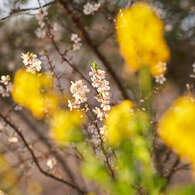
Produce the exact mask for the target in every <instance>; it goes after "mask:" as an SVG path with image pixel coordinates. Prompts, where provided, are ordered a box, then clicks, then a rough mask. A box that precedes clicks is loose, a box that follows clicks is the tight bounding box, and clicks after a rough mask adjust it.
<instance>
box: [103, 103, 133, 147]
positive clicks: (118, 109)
mask: <svg viewBox="0 0 195 195" xmlns="http://www.w3.org/2000/svg"><path fill="white" fill-rule="evenodd" d="M132 107H133V104H132V102H131V101H129V100H125V101H123V102H122V103H120V104H119V105H117V106H114V107H112V109H111V111H110V113H109V114H108V118H107V119H106V121H105V125H106V128H105V137H106V140H107V141H108V143H109V144H111V145H118V144H120V142H121V141H122V140H123V139H124V138H128V137H129V136H130V135H131V134H133V133H134V132H135V128H136V124H135V121H134V116H133V108H132Z"/></svg>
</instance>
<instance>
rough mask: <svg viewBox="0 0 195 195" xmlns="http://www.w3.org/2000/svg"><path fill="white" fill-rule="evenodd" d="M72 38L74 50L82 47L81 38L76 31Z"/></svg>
mask: <svg viewBox="0 0 195 195" xmlns="http://www.w3.org/2000/svg"><path fill="white" fill-rule="evenodd" d="M70 40H71V41H72V42H73V43H74V44H73V48H72V50H73V51H77V50H79V49H80V48H81V46H82V43H81V38H80V37H79V36H78V35H77V34H76V33H73V34H72V35H71V38H70Z"/></svg>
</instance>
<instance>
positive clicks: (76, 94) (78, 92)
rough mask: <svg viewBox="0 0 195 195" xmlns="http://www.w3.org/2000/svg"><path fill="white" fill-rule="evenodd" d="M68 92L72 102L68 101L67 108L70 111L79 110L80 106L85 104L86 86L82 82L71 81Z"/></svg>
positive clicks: (87, 90) (87, 91)
mask: <svg viewBox="0 0 195 195" xmlns="http://www.w3.org/2000/svg"><path fill="white" fill-rule="evenodd" d="M70 92H71V93H72V96H73V98H74V102H71V101H70V100H68V107H69V108H70V110H72V109H80V105H81V104H83V103H85V102H87V95H86V94H87V93H89V89H88V87H87V85H85V84H84V82H83V80H78V81H75V82H73V81H71V87H70Z"/></svg>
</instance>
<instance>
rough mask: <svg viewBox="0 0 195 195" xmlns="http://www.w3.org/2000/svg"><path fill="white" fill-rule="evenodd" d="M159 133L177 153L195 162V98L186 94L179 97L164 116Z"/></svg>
mask: <svg viewBox="0 0 195 195" xmlns="http://www.w3.org/2000/svg"><path fill="white" fill-rule="evenodd" d="M158 133H159V135H160V137H161V139H162V140H163V141H164V142H165V143H166V144H167V145H168V146H169V147H171V148H172V149H173V150H174V151H175V152H176V153H178V154H179V155H180V156H181V157H183V158H184V159H187V160H190V161H192V162H193V163H195V150H194V147H195V141H194V140H195V98H194V97H193V96H184V97H180V98H179V99H177V100H176V102H175V103H174V104H173V106H172V107H171V108H170V109H169V110H168V111H167V112H165V114H164V115H163V116H162V118H161V120H160V122H159V127H158Z"/></svg>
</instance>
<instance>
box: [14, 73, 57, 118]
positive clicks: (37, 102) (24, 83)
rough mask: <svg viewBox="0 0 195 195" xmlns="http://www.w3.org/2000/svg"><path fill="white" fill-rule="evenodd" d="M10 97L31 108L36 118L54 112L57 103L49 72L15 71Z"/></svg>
mask: <svg viewBox="0 0 195 195" xmlns="http://www.w3.org/2000/svg"><path fill="white" fill-rule="evenodd" d="M12 97H13V99H14V100H15V102H16V103H18V104H21V105H23V106H24V107H25V108H27V109H29V110H31V112H32V113H33V115H34V116H35V117H37V118H43V117H44V115H45V114H46V113H48V114H51V113H52V112H54V111H55V109H56V107H57V106H58V103H59V100H58V99H59V98H58V96H57V95H56V94H55V93H54V91H53V78H52V76H51V74H49V73H34V74H32V73H29V72H26V71H25V70H19V71H17V72H16V74H15V77H14V82H13V90H12Z"/></svg>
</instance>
